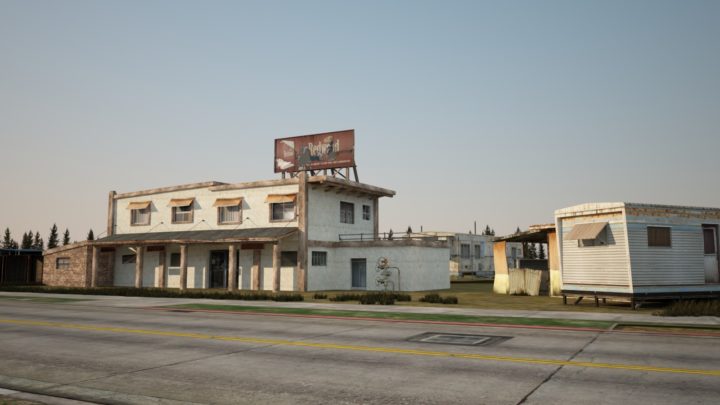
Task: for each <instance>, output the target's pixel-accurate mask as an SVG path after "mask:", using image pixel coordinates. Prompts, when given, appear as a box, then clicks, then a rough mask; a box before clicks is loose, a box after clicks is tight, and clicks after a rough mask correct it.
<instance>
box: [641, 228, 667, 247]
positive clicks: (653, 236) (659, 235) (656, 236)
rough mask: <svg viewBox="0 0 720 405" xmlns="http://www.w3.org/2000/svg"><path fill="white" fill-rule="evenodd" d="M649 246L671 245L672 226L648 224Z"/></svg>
mask: <svg viewBox="0 0 720 405" xmlns="http://www.w3.org/2000/svg"><path fill="white" fill-rule="evenodd" d="M647 236H648V246H655V247H670V246H671V245H672V244H671V236H670V227H667V226H648V227H647Z"/></svg>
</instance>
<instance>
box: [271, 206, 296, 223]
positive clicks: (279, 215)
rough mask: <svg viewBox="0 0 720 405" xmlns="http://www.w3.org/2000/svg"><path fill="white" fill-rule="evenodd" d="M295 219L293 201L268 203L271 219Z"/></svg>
mask: <svg viewBox="0 0 720 405" xmlns="http://www.w3.org/2000/svg"><path fill="white" fill-rule="evenodd" d="M293 219H295V202H283V203H272V204H270V220H271V221H292V220H293Z"/></svg>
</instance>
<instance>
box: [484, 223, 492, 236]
mask: <svg viewBox="0 0 720 405" xmlns="http://www.w3.org/2000/svg"><path fill="white" fill-rule="evenodd" d="M491 232H492V230H490V225H485V230H484V231H483V233H482V234H483V235H492V233H491Z"/></svg>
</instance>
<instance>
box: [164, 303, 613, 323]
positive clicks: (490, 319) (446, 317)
mask: <svg viewBox="0 0 720 405" xmlns="http://www.w3.org/2000/svg"><path fill="white" fill-rule="evenodd" d="M163 308H178V309H190V310H192V309H197V310H214V311H228V312H254V313H270V314H290V315H323V316H341V317H348V318H373V319H396V320H413V321H440V322H465V323H486V324H504V325H536V326H562V327H579V328H596V329H609V328H610V327H611V326H612V325H613V324H614V322H609V321H589V320H575V319H551V318H522V317H501V316H473V315H455V314H417V313H400V312H374V311H346V310H336V309H311V308H277V307H252V306H236V305H215V304H184V305H172V306H168V307H163Z"/></svg>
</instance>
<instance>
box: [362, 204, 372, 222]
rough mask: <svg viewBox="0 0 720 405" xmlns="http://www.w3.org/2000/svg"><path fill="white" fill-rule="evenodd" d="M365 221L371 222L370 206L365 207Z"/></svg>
mask: <svg viewBox="0 0 720 405" xmlns="http://www.w3.org/2000/svg"><path fill="white" fill-rule="evenodd" d="M363 219H364V220H366V221H369V220H370V206H369V205H363Z"/></svg>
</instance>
